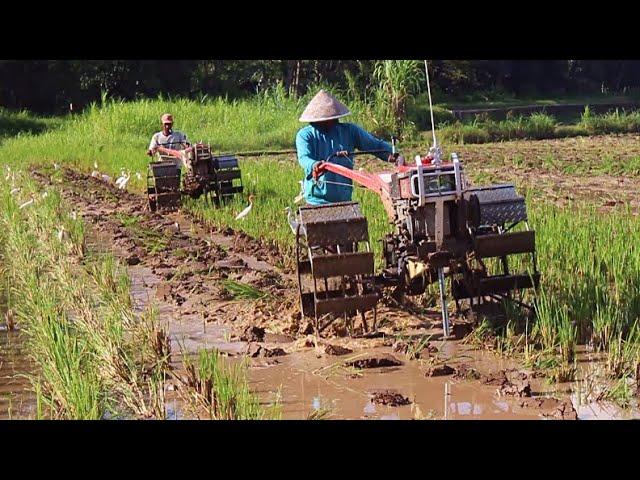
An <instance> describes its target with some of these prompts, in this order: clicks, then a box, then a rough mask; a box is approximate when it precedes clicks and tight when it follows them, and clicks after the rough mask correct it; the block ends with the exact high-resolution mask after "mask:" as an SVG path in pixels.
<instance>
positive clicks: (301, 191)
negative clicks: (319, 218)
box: [293, 180, 304, 203]
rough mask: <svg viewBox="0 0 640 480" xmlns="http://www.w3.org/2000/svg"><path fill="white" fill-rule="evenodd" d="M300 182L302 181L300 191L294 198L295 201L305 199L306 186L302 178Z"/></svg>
mask: <svg viewBox="0 0 640 480" xmlns="http://www.w3.org/2000/svg"><path fill="white" fill-rule="evenodd" d="M298 183H300V193H299V194H298V196H297V197H296V198H294V199H293V203H300V202H301V201H302V200H304V187H303V185H302V180H300V181H299V182H298Z"/></svg>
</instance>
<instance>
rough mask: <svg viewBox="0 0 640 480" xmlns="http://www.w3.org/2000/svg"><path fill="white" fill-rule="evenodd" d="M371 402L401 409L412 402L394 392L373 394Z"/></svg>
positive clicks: (381, 391)
mask: <svg viewBox="0 0 640 480" xmlns="http://www.w3.org/2000/svg"><path fill="white" fill-rule="evenodd" d="M371 402H372V403H375V404H377V405H386V406H389V407H401V406H403V405H409V404H410V403H411V400H409V399H408V398H407V397H404V396H402V395H401V394H399V393H398V392H395V391H393V390H378V391H375V392H371Z"/></svg>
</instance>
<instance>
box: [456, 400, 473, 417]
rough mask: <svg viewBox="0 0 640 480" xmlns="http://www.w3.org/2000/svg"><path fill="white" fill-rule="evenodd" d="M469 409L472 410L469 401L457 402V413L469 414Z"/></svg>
mask: <svg viewBox="0 0 640 480" xmlns="http://www.w3.org/2000/svg"><path fill="white" fill-rule="evenodd" d="M471 411H472V407H471V404H470V403H469V402H460V403H458V413H459V414H460V415H470V414H471Z"/></svg>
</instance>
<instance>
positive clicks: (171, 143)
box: [147, 113, 189, 157]
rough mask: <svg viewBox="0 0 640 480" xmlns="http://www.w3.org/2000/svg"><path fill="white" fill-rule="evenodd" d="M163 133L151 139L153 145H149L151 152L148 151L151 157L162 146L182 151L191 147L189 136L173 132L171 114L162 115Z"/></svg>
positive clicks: (156, 134)
mask: <svg viewBox="0 0 640 480" xmlns="http://www.w3.org/2000/svg"><path fill="white" fill-rule="evenodd" d="M161 121H162V131H161V132H158V133H155V134H154V135H153V137H151V143H150V144H149V150H147V155H149V156H150V157H151V156H153V154H154V153H155V151H156V148H158V147H160V146H162V147H166V148H169V149H171V150H182V149H184V148H186V147H187V146H189V143H188V141H187V136H186V135H185V134H184V133H182V132H177V131H174V130H173V115H171V114H170V113H165V114H164V115H162V118H161Z"/></svg>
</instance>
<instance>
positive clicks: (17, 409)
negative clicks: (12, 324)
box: [0, 325, 36, 420]
mask: <svg viewBox="0 0 640 480" xmlns="http://www.w3.org/2000/svg"><path fill="white" fill-rule="evenodd" d="M33 369H34V366H33V362H31V360H30V359H29V357H28V355H27V352H26V351H25V348H24V339H23V338H22V336H21V333H20V331H19V330H8V329H7V328H6V326H5V325H2V326H0V420H8V419H14V420H16V419H25V418H33V417H34V416H35V413H36V412H35V404H36V399H35V394H34V392H33V390H32V389H31V381H30V380H29V378H28V377H27V375H28V374H31V373H32V372H33Z"/></svg>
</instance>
